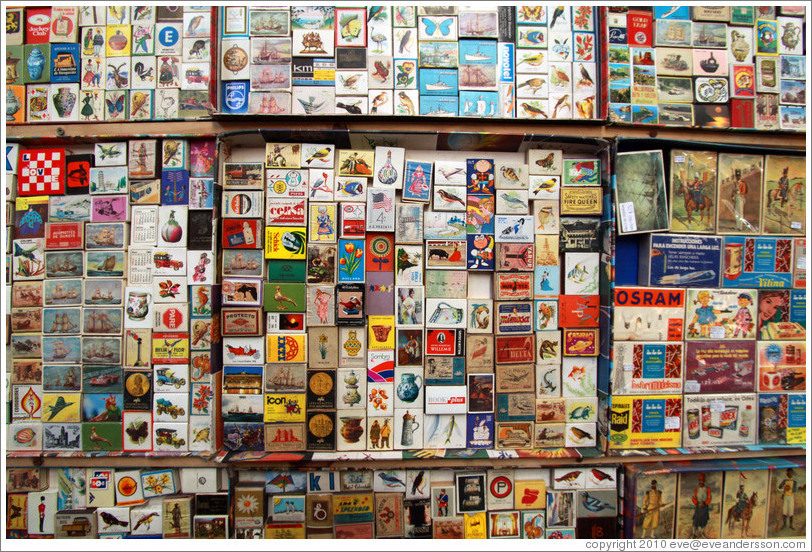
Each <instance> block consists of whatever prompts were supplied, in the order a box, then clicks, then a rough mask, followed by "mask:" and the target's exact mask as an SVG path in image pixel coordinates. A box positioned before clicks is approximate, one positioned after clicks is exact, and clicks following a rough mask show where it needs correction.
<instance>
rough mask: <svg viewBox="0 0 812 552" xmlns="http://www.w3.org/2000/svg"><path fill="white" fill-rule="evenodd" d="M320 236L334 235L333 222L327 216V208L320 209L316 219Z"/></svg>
mask: <svg viewBox="0 0 812 552" xmlns="http://www.w3.org/2000/svg"><path fill="white" fill-rule="evenodd" d="M316 223H317V224H318V235H319V236H330V235H332V234H333V231H334V230H333V221H332V220H330V215H328V214H327V207H319V216H317V217H316Z"/></svg>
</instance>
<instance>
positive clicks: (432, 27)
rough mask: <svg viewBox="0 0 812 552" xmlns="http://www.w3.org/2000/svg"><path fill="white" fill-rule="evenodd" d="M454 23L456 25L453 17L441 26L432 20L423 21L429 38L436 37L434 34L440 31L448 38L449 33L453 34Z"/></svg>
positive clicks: (441, 23)
mask: <svg viewBox="0 0 812 552" xmlns="http://www.w3.org/2000/svg"><path fill="white" fill-rule="evenodd" d="M452 23H454V18H453V17H449V18H448V19H444V20H442V21H441V22H440V23H439V24H437V23H435V22H434V20H432V19H423V24H424V25H425V26H426V34H427V35H429V36H434V33H436V32H437V31H438V30H439V31H440V34H442V35H443V36H448V35H449V33H451V24H452Z"/></svg>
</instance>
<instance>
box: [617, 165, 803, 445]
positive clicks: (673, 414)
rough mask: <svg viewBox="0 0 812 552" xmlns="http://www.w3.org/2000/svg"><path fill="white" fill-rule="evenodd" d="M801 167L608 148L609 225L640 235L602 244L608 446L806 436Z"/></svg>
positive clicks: (784, 441)
mask: <svg viewBox="0 0 812 552" xmlns="http://www.w3.org/2000/svg"><path fill="white" fill-rule="evenodd" d="M751 151H752V150H751ZM664 156H666V159H668V158H670V182H671V185H670V195H668V191H667V190H668V188H667V187H666V184H665V176H664V175H665V171H664V165H663V157H664ZM806 171H807V168H806V160H805V158H804V157H802V156H797V155H793V156H790V155H773V154H768V155H760V154H759V155H754V154H752V153H717V152H714V151H695V150H682V149H672V150H671V151H670V153H669V152H665V153H664V152H663V151H662V150H653V151H640V152H627V153H618V155H617V159H616V163H615V172H616V174H615V179H616V190H615V192H616V195H615V200H616V206H617V219H618V232H619V234H620V235H621V237H623V236H624V235H628V234H635V233H640V234H641V235H639V236H636V237H637V238H638V243H637V244H634V242H633V241H632V242H628V241H627V242H626V243H632V244H633V246H632V248H628V247H625V246H624V247H622V248H621V247H619V248H618V250H617V252H616V253H617V261H618V262H617V265H618V273H617V274H616V280H615V283H616V287H615V292H614V332H613V345H612V347H613V353H612V354H613V357H612V360H613V365H612V397H611V408H610V413H609V415H610V421H609V425H610V437H609V448H610V449H611V448H617V449H624V448H628V449H639V448H661V447H665V448H667V447H679V446H680V444H681V445H682V446H683V447H716V446H726V445H783V446H793V445H804V444H805V443H806V423H805V419H806V390H807V386H806V376H807V370H806V365H807V353H806V343H805V339H806V289H805V288H806V237H805V236H806V214H805V212H806V211H805V210H806V203H805V195H806V193H807V190H806ZM640 198H645V199H646V201H640ZM621 241H623V240H619V244H620V243H621ZM635 245H639V250H638V249H637V247H636V246H635ZM638 253H639V254H638ZM635 261H637V262H639V265H638V267H639V271H638V273H637V274H628V273H623V274H621V268H620V267H619V265H620V263H626V265H627V266H633V265H634V264H635ZM634 284H637V286H654V287H637V286H635V287H627V286H630V285H631V286H634Z"/></svg>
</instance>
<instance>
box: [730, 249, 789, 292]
mask: <svg viewBox="0 0 812 552" xmlns="http://www.w3.org/2000/svg"><path fill="white" fill-rule="evenodd" d="M792 242H793V239H792V238H768V237H752V238H749V237H744V236H725V258H724V273H723V276H724V277H723V278H722V286H723V287H737V288H742V287H755V288H781V289H783V288H789V287H792V275H793V269H792Z"/></svg>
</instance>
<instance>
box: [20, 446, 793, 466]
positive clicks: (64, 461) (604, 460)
mask: <svg viewBox="0 0 812 552" xmlns="http://www.w3.org/2000/svg"><path fill="white" fill-rule="evenodd" d="M805 455H806V449H805V448H786V449H785V448H774V449H764V450H743V451H735V452H701V453H697V454H670V455H652V456H632V455H629V456H600V457H597V458H535V457H534V458H436V457H434V458H420V459H411V460H403V459H400V460H311V459H304V460H302V461H300V462H277V461H261V460H260V461H251V462H248V461H246V462H228V461H225V462H216V461H214V460H211V459H207V458H201V457H189V456H183V457H168V456H97V457H77V456H67V457H43V456H34V457H16V458H6V466H7V467H9V468H20V467H31V466H37V467H40V466H41V467H46V468H55V467H84V466H98V467H112V468H138V467H146V466H149V467H177V468H212V467H229V468H236V469H280V468H288V467H291V468H297V469H302V468H304V469H311V468H312V469H316V468H319V469H323V468H333V469H338V468H342V469H344V468H353V469H397V468H401V469H402V468H404V467H408V468H425V469H434V468H471V469H484V468H538V467H558V466H572V465H579V464H583V465H606V464H639V463H653V462H678V461H701V460H736V459H742V458H770V457H788V456H805Z"/></svg>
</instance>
